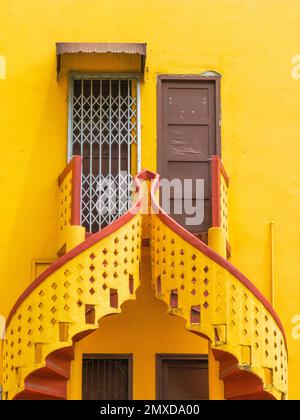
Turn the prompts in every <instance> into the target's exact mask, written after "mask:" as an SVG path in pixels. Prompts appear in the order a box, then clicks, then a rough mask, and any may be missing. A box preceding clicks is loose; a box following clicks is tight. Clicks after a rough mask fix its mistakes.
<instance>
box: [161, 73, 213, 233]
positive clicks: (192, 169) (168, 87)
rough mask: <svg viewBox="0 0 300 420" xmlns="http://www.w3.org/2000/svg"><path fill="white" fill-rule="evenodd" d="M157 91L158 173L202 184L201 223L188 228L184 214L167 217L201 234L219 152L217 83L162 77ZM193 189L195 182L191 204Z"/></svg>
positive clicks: (173, 196)
mask: <svg viewBox="0 0 300 420" xmlns="http://www.w3.org/2000/svg"><path fill="white" fill-rule="evenodd" d="M158 87H159V89H158V95H159V97H158V147H157V150H158V157H157V158H158V172H159V173H160V176H161V178H167V179H168V180H169V181H171V180H173V179H174V178H178V179H180V180H183V179H192V180H196V179H203V180H204V199H205V217H204V222H203V223H202V224H201V225H199V226H187V225H186V224H185V223H184V220H185V217H186V215H185V214H182V215H180V214H174V213H172V211H171V213H170V214H171V216H172V217H174V218H175V220H177V221H178V222H179V223H180V224H182V225H183V226H185V227H186V228H187V229H188V230H189V231H191V232H192V233H194V232H197V233H198V232H204V231H207V230H208V228H209V227H210V226H211V213H212V209H211V202H212V200H211V198H212V197H211V156H213V155H215V154H218V153H219V149H220V148H219V145H218V139H219V137H218V130H217V125H218V121H219V95H218V92H217V81H216V80H207V79H204V78H198V77H196V76H195V78H192V77H191V76H186V78H185V76H178V79H177V80H176V79H175V76H174V77H172V76H166V77H165V78H164V76H162V77H161V78H160V79H159V84H158ZM195 186H196V183H195V182H194V183H193V187H192V191H191V198H192V199H193V200H195V198H196V191H195ZM170 198H171V200H173V199H179V196H178V194H177V195H176V194H174V192H173V191H172V190H171V195H170ZM162 202H163V200H161V203H162ZM171 207H172V205H171Z"/></svg>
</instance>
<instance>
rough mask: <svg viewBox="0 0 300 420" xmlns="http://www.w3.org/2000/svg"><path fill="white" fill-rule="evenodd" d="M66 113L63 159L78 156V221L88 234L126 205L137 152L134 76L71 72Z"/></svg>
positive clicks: (108, 222)
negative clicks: (66, 140)
mask: <svg viewBox="0 0 300 420" xmlns="http://www.w3.org/2000/svg"><path fill="white" fill-rule="evenodd" d="M69 116H70V121H69V159H70V158H71V157H72V156H73V155H81V156H82V159H83V164H82V191H81V193H82V194H81V195H82V198H81V219H82V220H81V224H82V225H83V226H84V227H85V228H86V230H87V232H91V233H94V232H97V231H98V230H100V229H102V228H104V227H105V226H106V225H108V224H110V223H112V222H113V221H114V220H115V219H117V218H118V217H120V215H122V214H123V213H124V212H126V211H127V210H128V208H129V207H130V205H131V181H132V177H133V176H134V175H135V174H136V173H137V171H138V154H139V150H138V149H139V80H138V77H133V76H132V77H131V76H117V75H115V76H113V75H112V76H105V75H82V74H80V75H73V76H72V77H71V80H70V110H69Z"/></svg>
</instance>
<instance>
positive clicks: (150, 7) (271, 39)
mask: <svg viewBox="0 0 300 420" xmlns="http://www.w3.org/2000/svg"><path fill="white" fill-rule="evenodd" d="M299 16H300V3H299V1H298V0H287V1H281V0H264V1H263V2H262V1H261V0H251V1H249V2H246V1H244V0H201V1H199V0H188V1H186V2H182V1H179V0H164V1H161V0H152V1H151V2H147V1H142V0H133V1H131V2H130V4H129V3H128V2H125V1H122V0H116V1H113V2H104V1H99V0H90V1H89V2H88V5H87V2H86V1H83V0H76V1H74V0H72V1H71V0H61V1H60V2H53V1H50V0H47V1H43V2H42V3H41V2H40V1H38V0H27V1H26V2H20V1H18V2H17V1H9V0H2V2H1V13H0V28H1V33H0V54H1V55H2V56H4V57H5V59H6V67H7V68H6V79H3V80H0V139H1V140H0V141H1V146H2V147H1V154H0V195H1V209H0V212H1V214H0V220H1V225H0V226H1V242H0V276H1V277H0V313H2V314H3V315H5V316H6V315H7V314H8V312H9V309H10V308H11V307H12V305H13V303H14V302H15V300H16V298H17V297H18V295H19V294H20V293H21V291H22V290H23V289H24V288H25V287H26V286H27V285H28V284H29V283H30V281H31V266H32V260H34V259H43V260H44V259H53V258H54V257H55V253H56V251H57V243H58V234H59V217H58V188H57V176H58V174H59V173H60V172H61V170H62V169H63V167H64V166H65V163H66V156H67V94H68V92H67V79H66V75H65V74H64V72H63V74H62V77H61V79H60V81H59V82H57V81H56V62H55V59H56V58H55V42H58V41H83V42H84V41H90V42H93V41H94V42H147V62H146V73H145V81H144V83H143V84H142V88H141V97H142V103H141V115H142V167H146V168H148V169H152V170H155V169H156V162H155V159H154V156H155V153H156V77H157V74H159V73H169V74H189V73H192V74H199V73H201V72H203V71H206V70H215V71H218V72H219V73H221V75H222V81H221V106H222V126H221V132H222V157H223V161H224V164H225V167H226V169H227V171H228V173H229V175H230V192H229V194H230V196H229V229H230V231H229V235H230V242H231V246H232V258H231V261H232V263H233V264H235V265H236V266H237V267H238V268H240V270H241V271H242V272H243V273H244V274H246V275H247V276H248V277H249V278H250V279H251V280H252V281H253V282H254V283H255V285H256V286H257V287H258V288H259V289H260V290H261V291H262V292H263V293H264V294H265V295H266V296H267V297H268V298H270V296H271V266H270V262H271V258H270V238H269V223H270V221H271V220H273V221H274V233H275V236H274V239H275V244H274V252H275V255H274V262H275V265H274V269H275V305H276V309H277V311H278V313H279V315H280V317H281V319H282V321H283V324H284V326H285V329H286V333H287V337H288V345H289V397H290V398H297V399H300V387H299V383H298V378H299V373H300V363H299V358H298V354H299V349H300V342H299V340H296V339H293V338H292V328H293V327H294V325H292V318H294V317H296V316H297V315H298V314H300V286H299V280H298V278H299V275H300V262H299V249H300V229H299V227H298V223H297V221H298V217H299V209H300V165H299V162H298V161H299V159H298V155H299V152H300V146H299V139H298V137H299V121H300V120H299V103H300V101H299V98H300V80H299V79H297V78H293V77H292V75H293V73H292V67H293V64H292V58H293V57H294V56H297V55H299V54H300V47H299V37H300V25H299ZM104 64H105V63H102V64H101V65H102V66H103V67H102V69H101V68H99V71H101V70H102V71H104V70H105V71H108V68H109V67H110V66H109V67H106V64H105V65H104ZM76 66H77V67H78V66H79V64H78V65H77V64H76ZM83 66H84V67H78V68H76V70H77V69H82V70H85V71H88V70H95V63H93V62H91V63H89V65H87V64H86V63H84V64H83ZM86 66H87V67H86ZM127 66H133V67H134V66H135V63H134V62H131V63H127ZM96 67H97V66H96ZM120 67H121V66H120ZM115 68H116V67H115V63H113V62H112V63H111V70H114V69H115ZM122 70H124V69H122V68H119V69H118V71H122ZM126 70H128V67H127V68H126ZM129 305H132V308H133V305H134V303H128V311H130V307H129ZM156 305H158V307H161V305H162V304H161V303H157V304H156ZM153 308H156V306H155V305H154V306H153ZM121 317H122V315H121V316H120V320H121V319H122V318H121ZM124 318H125V315H124ZM106 322H107V323H111V325H112V326H113V327H114V328H117V318H116V320H114V319H111V320H110V319H109V320H105V321H103V325H104V323H106ZM114 322H115V323H116V324H115V325H116V326H115V325H114V324H113V323H114ZM118 322H122V321H118ZM168 322H173V321H168ZM174 322H175V321H174ZM176 323H179V324H180V323H181V321H180V320H176ZM154 327H155V324H151V328H150V326H149V329H150V330H149V335H151V334H152V336H153V334H154V331H153V328H154ZM106 328H108V327H106ZM142 328H143V325H142V323H140V329H142ZM138 330H139V328H138V327H136V331H138ZM97 334H101V332H100V331H99V332H98V333H96V334H95V335H94V336H93V337H96V336H97ZM184 334H187V333H184ZM190 336H191V335H189V337H190ZM196 338H197V337H192V338H189V340H192V341H193V343H194V340H195V339H196ZM87 340H92V338H91V337H89V338H88V339H87ZM187 343H188V341H187ZM193 343H190V344H191V348H192V347H193ZM92 344H93V343H92V342H91V345H92ZM122 345H124V347H125V346H126V343H124V344H122ZM137 345H138V344H137ZM101 351H102V350H101ZM103 351H104V350H103ZM119 351H121V350H119ZM153 351H154V348H153ZM159 351H160V352H163V351H165V350H161V349H160V350H159ZM166 351H167V350H166ZM150 363H151V362H150ZM152 374H153V369H152ZM151 381H152V382H151ZM151 384H152V385H151ZM152 386H153V379H151V380H150V385H149V387H152ZM149 392H150V390H149ZM151 392H153V389H152V391H151Z"/></svg>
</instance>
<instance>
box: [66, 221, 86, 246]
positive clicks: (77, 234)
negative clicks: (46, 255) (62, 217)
mask: <svg viewBox="0 0 300 420" xmlns="http://www.w3.org/2000/svg"><path fill="white" fill-rule="evenodd" d="M84 240H85V228H84V227H82V226H75V225H74V226H73V225H71V226H67V227H66V252H68V251H70V250H71V249H73V248H75V247H76V246H77V245H79V244H81V242H83V241H84Z"/></svg>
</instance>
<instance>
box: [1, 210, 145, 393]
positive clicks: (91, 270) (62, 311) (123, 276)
mask: <svg viewBox="0 0 300 420" xmlns="http://www.w3.org/2000/svg"><path fill="white" fill-rule="evenodd" d="M102 232H104V231H102ZM96 235H97V234H96ZM89 241H90V242H92V243H93V242H94V241H95V238H93V237H91V238H89V239H88V240H87V243H86V244H85V246H88V244H89ZM79 247H80V246H79ZM79 251H80V249H79V250H77V248H75V249H74V250H73V251H72V252H73V253H74V254H75V255H74V257H72V256H71V257H72V258H70V256H69V255H68V254H66V255H65V256H64V257H62V258H65V257H67V261H66V262H65V263H63V264H62V265H61V266H60V267H58V268H57V269H55V270H54V271H53V272H52V273H51V274H49V275H47V274H48V273H47V272H46V273H44V275H43V277H45V278H44V279H43V281H42V282H40V284H39V285H37V286H35V285H33V286H34V287H32V290H31V292H30V293H29V294H28V296H27V297H25V299H24V300H23V301H22V303H21V304H20V306H18V307H17V310H16V312H14V314H13V316H12V318H11V320H10V322H9V325H8V329H7V332H6V334H7V338H6V340H5V343H4V362H3V365H4V396H5V398H6V399H12V398H13V397H15V396H16V394H18V393H20V392H22V391H23V390H24V379H25V378H26V377H27V376H28V375H29V374H30V373H32V372H33V371H36V370H37V369H40V368H42V367H44V366H45V360H46V357H47V356H48V355H49V354H50V353H51V352H53V351H56V350H58V349H60V348H65V347H67V346H71V345H72V344H73V342H72V339H73V338H74V337H76V335H77V334H80V333H82V332H83V331H86V330H93V329H96V328H98V321H99V320H100V319H101V318H102V317H103V316H105V315H108V314H111V313H118V312H120V305H121V304H122V303H123V302H124V301H125V300H128V299H134V298H135V290H136V288H137V287H138V285H139V265H140V251H141V216H140V214H139V213H138V214H136V215H135V216H134V217H133V218H132V219H131V220H130V221H129V222H128V223H126V224H124V225H123V226H121V227H120V228H118V229H117V230H116V231H115V232H112V233H111V234H109V235H108V236H106V237H104V238H103V239H100V240H99V241H96V242H95V243H93V244H92V245H91V246H88V247H87V249H85V250H83V251H82V252H79ZM77 252H79V253H78V254H77ZM52 269H53V267H52ZM38 280H39V279H38ZM40 280H41V279H40ZM40 280H39V281H40ZM91 314H92V316H91Z"/></svg>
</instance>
